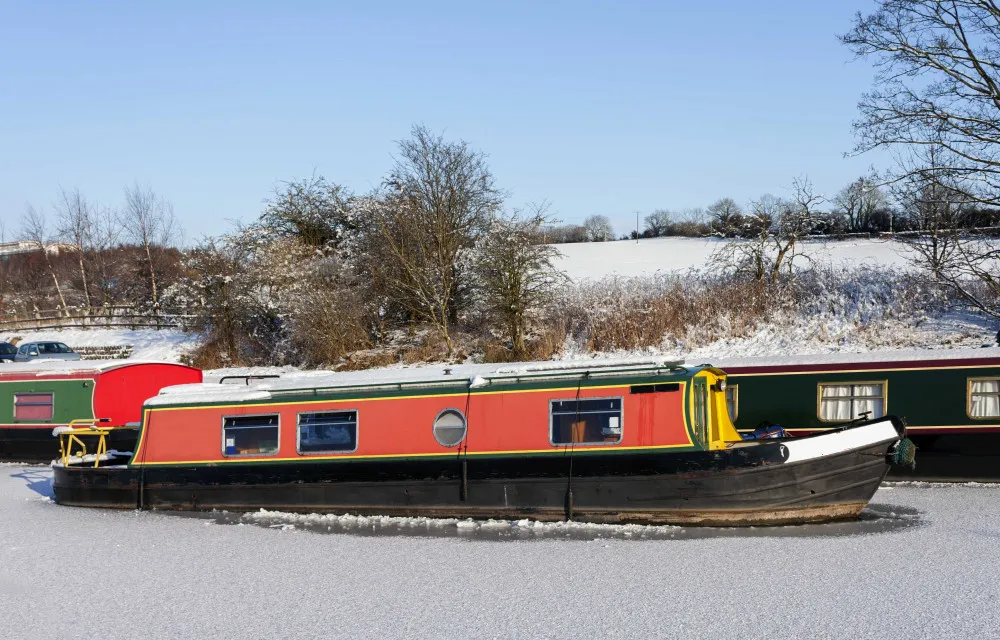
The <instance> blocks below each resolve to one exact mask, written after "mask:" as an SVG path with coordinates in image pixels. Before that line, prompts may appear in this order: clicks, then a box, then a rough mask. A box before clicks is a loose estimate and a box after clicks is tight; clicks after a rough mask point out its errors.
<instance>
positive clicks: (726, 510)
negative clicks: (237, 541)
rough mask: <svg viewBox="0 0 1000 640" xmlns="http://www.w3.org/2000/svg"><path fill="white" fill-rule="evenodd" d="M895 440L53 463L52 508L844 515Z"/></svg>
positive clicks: (674, 520)
mask: <svg viewBox="0 0 1000 640" xmlns="http://www.w3.org/2000/svg"><path fill="white" fill-rule="evenodd" d="M894 442H895V440H887V441H884V442H879V443H875V444H870V445H867V446H864V447H861V448H858V449H854V450H850V451H845V452H841V453H836V454H833V455H829V456H824V457H821V458H816V459H811V460H805V461H801V462H792V463H788V462H784V460H783V456H787V451H786V450H783V449H784V448H783V447H782V444H781V443H780V442H777V441H775V442H773V443H767V444H760V445H757V446H753V447H744V448H734V449H727V450H722V451H711V452H693V453H656V454H642V455H621V454H617V455H577V456H576V458H575V459H574V460H573V462H572V464H573V475H572V478H570V475H569V472H568V471H569V463H570V460H569V456H568V455H557V456H551V455H550V456H539V457H517V458H512V457H496V458H475V457H470V458H469V459H463V457H461V456H455V457H452V458H449V459H447V460H441V459H436V460H411V461H407V462H395V463H391V462H385V461H379V462H360V461H357V462H346V463H345V462H343V461H337V462H317V463H312V464H308V465H303V464H301V463H299V464H288V463H283V464H282V463H276V464H266V463H265V464H256V465H218V466H207V467H182V466H170V467H153V468H146V469H133V468H125V467H98V468H93V467H90V468H85V467H62V466H58V465H57V466H56V467H55V473H54V482H53V488H54V491H55V498H56V502H58V503H60V504H64V505H74V506H91V507H93V506H98V507H116V508H129V509H135V508H152V509H181V510H211V509H225V510H235V511H250V510H258V509H268V510H281V511H293V512H324V513H352V514H363V515H389V516H428V517H451V518H505V519H518V518H532V519H536V520H563V519H573V520H578V521H585V522H596V523H643V524H684V525H725V526H739V525H776V524H796V523H803V522H815V521H830V520H838V519H849V518H853V517H856V516H857V515H858V514H859V513H860V512H861V510H862V509H864V507H865V505H866V504H867V503H868V501H869V499H870V498H871V497H872V495H873V494H874V493H875V491H876V490H877V489H878V486H879V483H880V482H881V481H882V479H883V478H884V477H885V474H886V472H887V471H888V469H889V463H888V460H887V454H888V450H889V448H890V447H891V446H892V445H893V444H894Z"/></svg>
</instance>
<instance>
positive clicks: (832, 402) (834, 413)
mask: <svg viewBox="0 0 1000 640" xmlns="http://www.w3.org/2000/svg"><path fill="white" fill-rule="evenodd" d="M885 387H886V384H885V382H884V381H883V382H853V383H843V384H827V383H820V385H819V419H820V420H822V421H823V422H843V421H847V420H854V419H857V418H860V417H861V414H863V413H869V414H870V415H869V416H868V418H869V419H874V418H881V417H882V416H884V415H885Z"/></svg>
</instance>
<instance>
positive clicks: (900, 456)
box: [888, 438, 917, 469]
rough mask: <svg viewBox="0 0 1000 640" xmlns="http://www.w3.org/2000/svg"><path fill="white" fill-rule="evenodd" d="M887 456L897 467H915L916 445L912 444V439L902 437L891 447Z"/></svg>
mask: <svg viewBox="0 0 1000 640" xmlns="http://www.w3.org/2000/svg"><path fill="white" fill-rule="evenodd" d="M888 458H889V463H890V464H893V465H896V466H897V467H910V468H911V469H915V468H916V467H917V459H916V458H917V447H916V445H914V444H913V440H910V439H909V438H903V439H901V440H900V441H899V442H897V443H896V446H894V447H893V448H892V451H891V452H889V455H888Z"/></svg>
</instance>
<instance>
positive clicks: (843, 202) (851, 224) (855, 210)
mask: <svg viewBox="0 0 1000 640" xmlns="http://www.w3.org/2000/svg"><path fill="white" fill-rule="evenodd" d="M833 204H834V207H835V208H836V209H835V210H836V211H837V212H838V213H840V214H841V215H843V216H844V218H845V219H846V221H847V230H848V231H850V232H853V233H859V232H864V231H871V230H872V222H873V220H874V218H875V214H876V213H877V212H878V211H879V210H881V209H884V208H885V207H886V199H885V194H884V193H883V192H882V189H881V188H880V187H879V185H878V183H877V181H875V180H873V179H871V178H865V177H861V178H858V179H857V180H855V181H854V182H852V183H851V184H849V185H847V186H846V187H844V188H843V189H841V190H840V192H839V193H838V194H837V195H836V196H835V197H834V199H833Z"/></svg>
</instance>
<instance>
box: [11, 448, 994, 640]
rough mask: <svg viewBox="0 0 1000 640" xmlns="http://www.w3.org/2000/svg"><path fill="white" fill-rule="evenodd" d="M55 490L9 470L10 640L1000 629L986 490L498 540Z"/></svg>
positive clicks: (438, 529)
mask: <svg viewBox="0 0 1000 640" xmlns="http://www.w3.org/2000/svg"><path fill="white" fill-rule="evenodd" d="M50 477H51V474H50V472H49V470H48V469H47V468H46V467H39V466H31V467H24V466H18V465H11V464H6V465H0V611H2V612H3V614H2V615H0V637H3V638H53V637H80V638H98V637H100V638H126V637H136V636H141V637H148V638H196V637H197V638H201V637H225V638H316V637H331V638H639V637H647V638H766V639H780V638H796V639H798V638H852V639H855V640H856V639H863V638H933V639H940V638H995V637H997V629H998V628H1000V580H997V578H996V575H997V574H996V567H997V565H998V562H1000V558H998V551H997V541H998V540H1000V509H998V506H1000V488H995V487H992V486H988V485H987V486H982V485H980V486H975V485H966V486H942V485H920V484H898V485H894V486H886V487H883V488H882V489H881V490H880V491H879V492H878V494H877V495H876V497H875V501H874V502H873V505H872V507H871V508H870V510H869V512H867V517H866V520H865V521H863V522H861V523H856V524H841V525H827V526H812V527H794V528H782V529H756V530H736V529H725V530H717V531H706V530H696V529H682V528H677V527H657V528H654V529H648V528H647V529H643V528H633V529H631V530H629V529H627V528H618V529H615V528H604V527H582V526H580V527H577V526H572V525H571V526H569V527H567V526H566V525H545V526H543V527H538V528H537V529H538V530H535V529H536V528H535V527H527V526H523V529H524V530H523V531H522V532H520V533H516V534H513V535H502V534H495V532H493V533H491V528H492V529H498V530H500V531H501V532H502V531H504V530H506V531H508V532H509V531H512V530H513V531H515V532H517V529H518V527H519V526H522V525H517V524H514V525H511V524H509V523H493V524H492V525H488V526H487V527H485V528H484V527H482V526H475V525H469V524H467V523H466V524H463V523H456V522H454V521H443V522H440V523H435V522H434V521H429V522H427V521H425V522H412V523H396V524H395V525H393V524H392V523H389V524H388V525H386V524H385V523H382V524H380V523H378V522H375V521H373V520H358V519H354V520H353V521H352V520H350V519H343V518H340V519H331V518H327V521H326V523H325V524H324V522H323V518H321V517H318V516H307V517H299V516H291V515H282V514H270V513H268V514H254V515H251V516H250V517H240V516H235V515H233V516H227V515H225V514H216V515H214V516H207V517H206V516H195V517H185V516H182V515H174V514H163V513H151V512H135V511H125V512H117V511H102V510H92V509H78V508H70V507H60V506H58V505H56V504H54V503H53V502H52V501H51V499H50V495H51V493H50V488H49V479H50ZM325 530H332V531H347V532H353V533H343V532H341V533H319V532H321V531H325ZM630 531H631V532H630ZM375 532H379V533H375ZM522 534H523V535H522Z"/></svg>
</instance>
